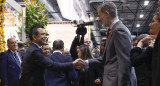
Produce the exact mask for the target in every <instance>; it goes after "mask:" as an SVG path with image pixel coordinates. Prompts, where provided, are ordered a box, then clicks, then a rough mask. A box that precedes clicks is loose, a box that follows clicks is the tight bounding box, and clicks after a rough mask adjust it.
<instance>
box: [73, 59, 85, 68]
mask: <svg viewBox="0 0 160 86" xmlns="http://www.w3.org/2000/svg"><path fill="white" fill-rule="evenodd" d="M72 63H73V66H74V68H76V69H82V68H84V67H85V66H86V62H85V61H83V60H82V59H80V58H78V59H76V60H75V61H73V62H72Z"/></svg>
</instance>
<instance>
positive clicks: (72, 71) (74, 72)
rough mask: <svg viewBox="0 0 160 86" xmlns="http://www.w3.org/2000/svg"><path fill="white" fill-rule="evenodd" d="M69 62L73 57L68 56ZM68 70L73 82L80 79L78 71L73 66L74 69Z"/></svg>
mask: <svg viewBox="0 0 160 86" xmlns="http://www.w3.org/2000/svg"><path fill="white" fill-rule="evenodd" d="M67 62H72V57H68V61H67ZM67 72H68V78H69V79H70V80H71V81H73V82H75V81H77V79H78V74H77V72H76V71H75V69H74V68H72V70H70V71H67Z"/></svg>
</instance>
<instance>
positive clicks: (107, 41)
mask: <svg viewBox="0 0 160 86" xmlns="http://www.w3.org/2000/svg"><path fill="white" fill-rule="evenodd" d="M120 22H121V21H118V22H117V23H115V24H114V26H113V28H112V29H111V33H110V34H109V37H108V39H107V40H106V46H105V50H104V51H105V52H106V51H107V48H108V44H109V42H110V40H111V38H112V34H113V32H114V30H115V28H116V26H117V24H119V23H120Z"/></svg>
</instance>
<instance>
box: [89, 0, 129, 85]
mask: <svg viewBox="0 0 160 86" xmlns="http://www.w3.org/2000/svg"><path fill="white" fill-rule="evenodd" d="M117 15H118V13H117V7H116V5H115V4H114V3H113V2H105V3H104V4H102V5H100V6H99V7H98V16H99V19H98V20H99V21H100V22H101V23H102V24H103V26H105V27H109V29H110V32H108V34H107V36H108V38H107V40H106V44H105V50H104V55H103V56H102V57H100V58H97V59H91V60H87V61H86V63H89V66H96V65H97V64H103V65H104V76H103V86H128V85H129V80H130V73H131V64H130V50H131V47H132V41H131V34H130V31H129V30H128V28H127V27H126V26H125V25H124V24H123V23H122V22H121V21H120V20H119V19H118V16H117Z"/></svg>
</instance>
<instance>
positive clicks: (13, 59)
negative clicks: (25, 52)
mask: <svg viewBox="0 0 160 86" xmlns="http://www.w3.org/2000/svg"><path fill="white" fill-rule="evenodd" d="M8 53H9V54H8V55H9V59H12V61H13V62H14V63H15V64H16V65H17V66H18V67H19V68H20V66H19V65H18V64H17V62H16V60H15V57H14V56H13V54H12V52H11V51H10V50H8Z"/></svg>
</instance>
